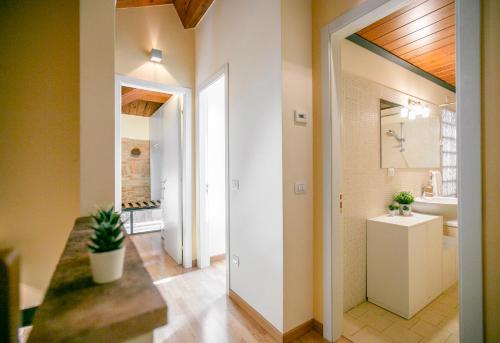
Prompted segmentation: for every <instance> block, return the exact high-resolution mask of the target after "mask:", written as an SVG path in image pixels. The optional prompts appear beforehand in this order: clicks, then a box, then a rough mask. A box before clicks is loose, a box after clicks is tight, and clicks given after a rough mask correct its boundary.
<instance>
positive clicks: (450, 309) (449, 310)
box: [427, 301, 458, 317]
mask: <svg viewBox="0 0 500 343" xmlns="http://www.w3.org/2000/svg"><path fill="white" fill-rule="evenodd" d="M427 308H429V309H430V310H432V311H434V312H436V313H439V314H440V315H442V316H445V317H448V316H451V315H453V314H456V313H458V308H456V307H455V306H450V305H446V304H443V303H440V302H437V301H434V302H433V303H432V304H430V305H429V306H427Z"/></svg>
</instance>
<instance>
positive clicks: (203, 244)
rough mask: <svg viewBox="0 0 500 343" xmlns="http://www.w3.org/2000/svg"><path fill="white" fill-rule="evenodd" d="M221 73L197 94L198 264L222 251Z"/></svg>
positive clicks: (223, 152)
mask: <svg viewBox="0 0 500 343" xmlns="http://www.w3.org/2000/svg"><path fill="white" fill-rule="evenodd" d="M225 82H226V79H225V75H222V76H220V77H219V78H217V79H215V80H214V81H213V82H212V83H210V84H209V85H208V86H206V87H205V88H204V89H202V90H201V91H200V97H199V117H198V119H199V123H198V125H199V131H198V139H199V142H198V144H199V145H198V147H199V154H200V155H199V160H198V163H199V165H198V168H199V171H200V172H199V179H198V182H199V185H198V187H199V197H200V198H199V207H198V210H199V213H198V215H199V226H200V227H199V237H198V239H199V241H198V249H199V250H198V266H199V267H200V268H204V267H207V266H209V265H210V257H212V256H220V255H224V254H226V245H227V242H226V234H227V233H226V231H227V224H226V223H227V213H226V209H227V175H226V174H227V165H226V89H225V87H226V86H225Z"/></svg>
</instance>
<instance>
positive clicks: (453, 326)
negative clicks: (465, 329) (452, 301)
mask: <svg viewBox="0 0 500 343" xmlns="http://www.w3.org/2000/svg"><path fill="white" fill-rule="evenodd" d="M439 326H440V327H441V328H443V329H445V330H446V331H449V332H451V333H452V334H454V335H457V336H459V331H460V324H459V317H458V313H456V314H455V315H453V316H449V317H446V318H445V319H444V321H443V322H442V323H441V324H440V325H439Z"/></svg>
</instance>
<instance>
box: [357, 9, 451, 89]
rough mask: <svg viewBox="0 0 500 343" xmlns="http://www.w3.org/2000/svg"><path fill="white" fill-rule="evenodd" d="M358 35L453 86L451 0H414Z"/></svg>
mask: <svg viewBox="0 0 500 343" xmlns="http://www.w3.org/2000/svg"><path fill="white" fill-rule="evenodd" d="M357 34H358V35H359V36H361V37H363V38H364V39H366V40H368V41H370V42H372V43H374V44H376V45H378V46H379V47H381V48H383V49H385V50H387V51H389V52H390V53H392V54H394V55H396V56H397V57H399V58H401V59H403V60H404V61H406V62H408V63H410V64H413V65H414V66H416V67H417V68H420V69H422V70H424V71H425V72H427V73H429V74H431V75H433V76H435V77H437V78H439V79H441V80H443V81H445V82H446V83H448V84H450V85H452V86H455V1H454V0H415V1H413V2H411V3H410V4H409V5H407V6H405V7H404V8H402V9H400V10H399V11H397V12H394V13H393V14H391V15H388V16H387V17H384V18H382V19H380V20H379V21H377V22H375V23H373V24H371V25H370V26H368V27H366V28H364V29H362V30H361V31H358V32H357Z"/></svg>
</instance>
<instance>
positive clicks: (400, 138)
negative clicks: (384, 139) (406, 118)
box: [385, 122, 405, 152]
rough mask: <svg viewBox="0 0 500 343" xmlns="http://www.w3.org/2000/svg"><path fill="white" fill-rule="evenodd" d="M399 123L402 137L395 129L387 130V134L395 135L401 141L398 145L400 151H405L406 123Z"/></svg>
mask: <svg viewBox="0 0 500 343" xmlns="http://www.w3.org/2000/svg"><path fill="white" fill-rule="evenodd" d="M399 124H400V126H401V137H400V136H399V135H398V134H397V133H396V132H394V130H387V131H386V132H385V134H386V135H388V136H392V137H394V139H395V140H396V141H397V142H398V143H399V145H398V146H397V147H398V148H399V151H400V152H404V151H405V147H404V142H405V139H404V138H403V126H404V123H403V122H401V123H399Z"/></svg>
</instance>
